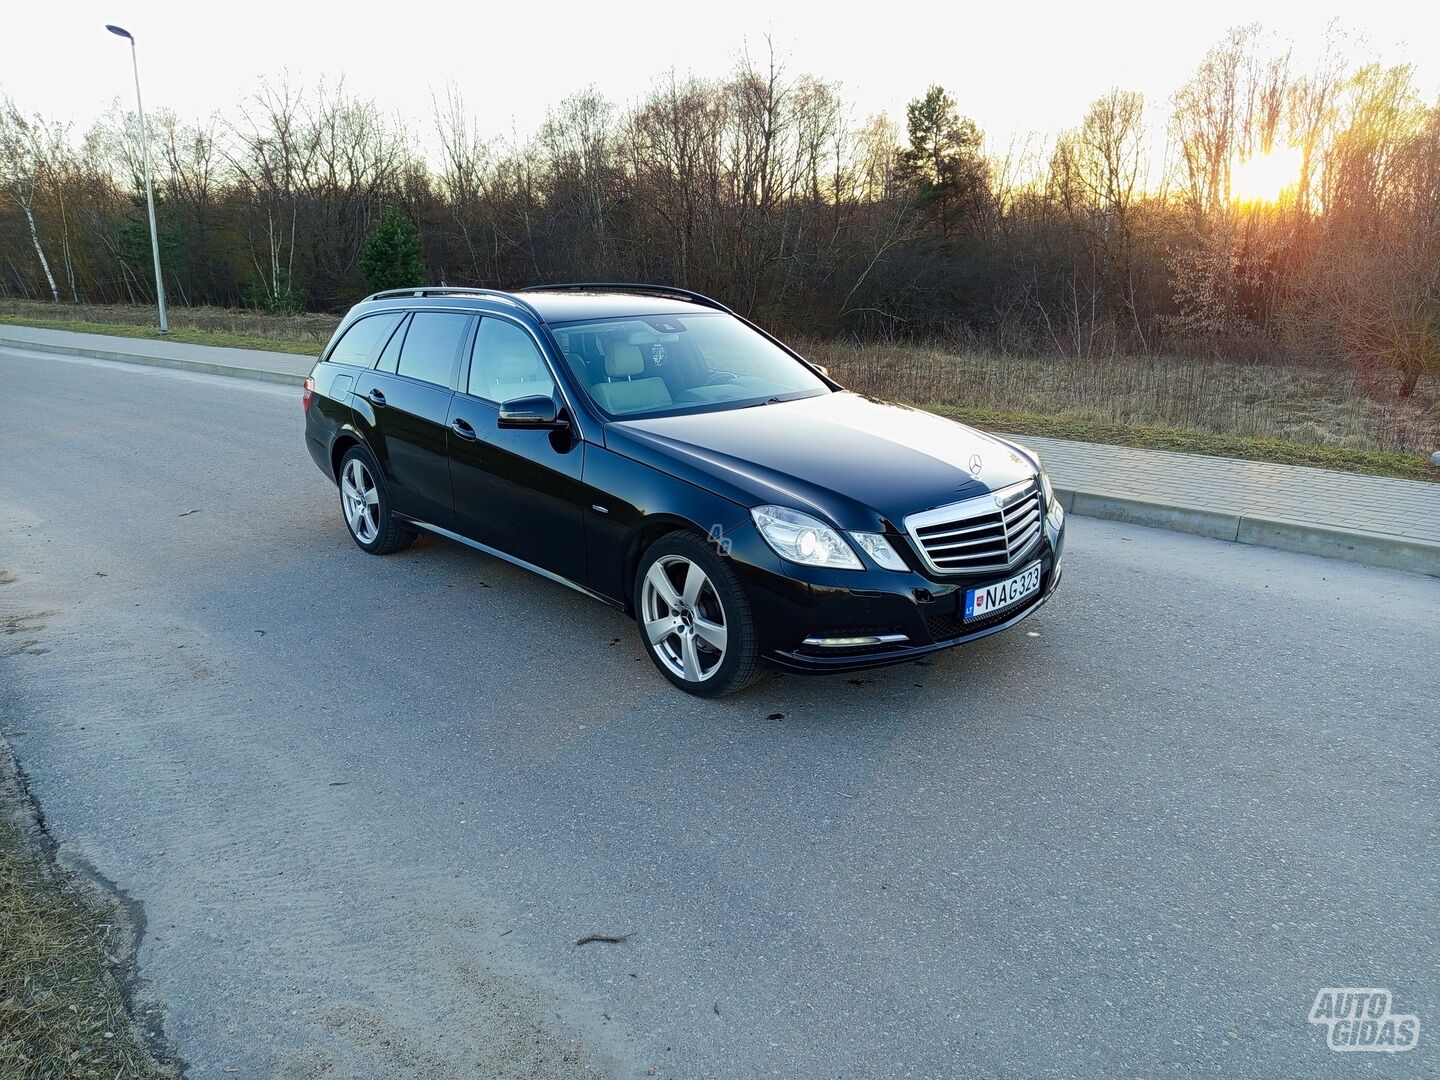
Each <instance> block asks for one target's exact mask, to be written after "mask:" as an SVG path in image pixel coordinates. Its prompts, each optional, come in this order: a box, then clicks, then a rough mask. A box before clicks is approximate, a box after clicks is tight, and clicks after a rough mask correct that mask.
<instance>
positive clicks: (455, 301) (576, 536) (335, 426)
mask: <svg viewBox="0 0 1440 1080" xmlns="http://www.w3.org/2000/svg"><path fill="white" fill-rule="evenodd" d="M710 310H711V309H709V308H706V307H704V306H703V305H699V304H696V303H694V302H691V301H689V300H685V299H677V298H672V297H670V296H668V295H659V296H656V295H646V294H641V293H633V294H632V293H624V294H613V295H612V294H608V293H603V292H599V291H590V292H584V291H569V292H557V293H542V292H533V293H532V292H522V293H519V294H516V295H515V296H514V297H507V296H504V295H500V296H488V295H475V296H454V295H448V294H445V293H441V294H440V295H433V296H432V295H415V296H413V297H412V296H397V297H393V298H392V297H385V298H381V299H377V300H372V301H368V302H365V303H362V304H360V305H357V307H356V308H355V309H354V310H352V312H351V313H350V314H349V315H348V316H347V317H346V319H345V320H344V321H342V324H341V326H340V328H339V329H338V330H337V331H336V334H335V337H334V338H333V339H332V341H331V344H330V345H329V346H327V349H326V353H325V355H324V356H323V357H322V359H321V360H320V362H319V363H317V365H316V367H315V369H314V371H313V373H312V376H311V377H312V379H313V390H312V391H311V393H312V395H313V397H312V400H311V404H310V405H309V407H308V409H307V411H306V445H307V448H308V449H309V451H310V454H311V456H312V458H313V459H314V460H315V462H316V464H317V465H318V466H319V467H320V468H321V469H322V470H324V471H325V472H326V473H327V475H329V476H330V477H331V479H332V480H334V479H336V469H337V465H338V462H339V460H340V457H341V456H342V455H343V453H344V451H345V449H346V448H348V447H349V446H352V445H354V444H356V443H359V444H362V445H364V446H365V447H366V448H367V449H368V450H369V452H370V454H371V455H372V456H373V457H374V459H375V461H376V463H377V464H378V466H379V468H380V470H381V473H382V475H383V478H384V481H385V483H386V485H387V487H388V489H389V490H390V492H391V495H392V498H393V501H394V503H393V505H394V510H395V513H396V514H397V515H398V516H399V517H401V518H402V519H404V520H407V521H409V522H411V523H413V524H416V525H419V526H421V527H426V528H430V529H432V530H434V531H437V532H440V533H442V534H443V535H446V536H451V537H454V538H455V539H458V540H462V541H465V542H467V543H470V544H472V545H474V546H476V547H479V548H481V549H483V550H486V551H490V552H492V553H494V554H497V555H499V556H501V557H503V558H507V559H510V560H511V561H514V562H516V563H518V564H520V565H523V566H526V567H528V568H530V569H535V570H539V571H541V572H542V573H545V574H546V575H547V576H550V577H552V578H555V579H557V580H561V581H563V582H565V583H567V584H570V585H573V586H574V587H576V588H578V589H580V590H581V591H584V592H586V593H588V594H590V595H593V596H597V597H599V598H601V599H604V600H606V601H608V602H610V603H612V604H614V605H616V606H618V607H621V608H623V609H625V610H627V611H632V610H633V604H634V588H635V580H634V574H635V568H636V565H637V563H638V562H639V559H640V556H641V554H642V553H643V552H644V550H645V548H646V547H647V546H648V544H649V543H650V542H651V541H653V540H654V539H656V538H658V537H660V536H663V535H664V534H666V533H668V532H671V531H673V530H676V529H683V530H686V531H690V532H694V533H696V534H698V535H700V536H705V537H709V538H710V539H711V541H712V542H713V543H714V544H715V545H716V548H717V550H719V551H721V552H722V553H723V554H724V555H726V556H727V557H728V558H729V559H730V560H731V564H732V566H733V567H734V569H735V570H736V573H737V575H738V576H739V577H740V579H741V580H742V582H743V583H744V585H745V588H746V590H747V594H748V596H749V600H750V604H751V607H752V611H753V615H754V622H755V626H756V629H757V632H758V634H759V640H760V649H761V655H762V657H763V659H764V660H765V662H766V663H768V664H769V665H770V666H773V667H776V668H780V669H784V670H789V671H797V672H802V671H803V672H826V671H844V670H852V669H858V668H865V667H871V666H875V665H878V664H887V663H895V662H899V661H903V660H907V659H913V658H915V657H917V656H922V655H925V654H926V653H928V652H932V651H934V650H936V649H942V648H948V647H950V646H952V645H957V644H961V643H963V642H965V641H969V640H973V639H975V638H978V637H983V636H986V635H988V634H992V633H996V632H998V631H1000V630H1003V629H1005V628H1007V627H1008V626H1010V625H1013V624H1014V623H1015V622H1018V621H1019V620H1021V619H1023V618H1025V617H1026V616H1027V615H1029V614H1030V613H1031V612H1033V611H1034V610H1036V609H1037V608H1038V607H1040V606H1041V605H1042V604H1043V603H1045V601H1046V600H1048V599H1049V597H1050V596H1051V595H1052V594H1053V592H1054V590H1055V588H1056V586H1057V585H1058V584H1059V581H1060V576H1061V563H1062V554H1063V544H1064V534H1063V519H1062V518H1061V516H1060V513H1061V512H1059V511H1054V514H1053V516H1052V510H1053V508H1052V507H1051V506H1049V505H1045V506H1044V507H1043V514H1044V517H1043V527H1042V529H1041V531H1040V535H1039V537H1038V538H1037V540H1036V541H1035V542H1034V543H1033V545H1032V546H1031V549H1030V550H1029V551H1028V552H1026V553H1025V554H1024V558H1023V559H1019V560H1017V561H1016V563H1015V564H1014V565H1012V566H1009V567H1006V568H1005V569H1003V570H997V571H996V572H993V573H989V574H941V573H937V572H935V571H933V570H931V569H928V568H927V566H926V564H925V561H924V560H923V559H922V558H921V557H920V555H919V554H918V553H917V550H916V545H915V543H914V542H912V540H911V538H910V535H909V534H908V532H907V530H906V527H905V519H906V517H907V516H910V515H913V514H916V513H920V512H923V511H926V510H931V509H933V508H935V507H938V506H946V505H948V504H950V503H956V502H960V501H962V500H965V499H969V498H973V497H976V496H980V495H985V494H987V493H990V492H994V491H998V490H1001V489H1004V488H1007V487H1009V486H1010V485H1013V484H1015V483H1017V482H1019V481H1026V480H1036V481H1037V482H1038V480H1039V477H1040V465H1039V462H1038V459H1035V458H1033V457H1032V456H1031V455H1030V454H1029V452H1028V451H1026V450H1024V448H1022V447H1018V446H1016V445H1014V444H1011V443H1009V442H1007V441H1005V440H1003V439H1000V438H998V437H995V436H992V435H988V434H985V433H983V432H980V431H976V430H975V429H973V428H969V427H967V426H965V425H962V424H958V423H955V422H953V421H949V420H946V419H944V418H942V417H938V416H936V415H934V414H932V413H928V412H925V411H923V410H918V409H913V408H909V407H907V406H902V405H896V404H892V403H888V402H884V401H878V400H874V399H871V398H867V397H863V396H861V395H858V394H854V393H850V392H847V391H841V390H839V388H838V386H836V384H834V383H833V382H831V381H830V380H828V378H827V379H826V380H825V382H826V385H827V389H826V390H825V391H823V392H820V393H817V394H815V395H813V396H802V397H799V398H796V399H794V400H782V401H776V402H774V403H769V404H763V405H760V406H755V407H742V408H728V409H715V410H699V411H694V412H690V413H683V414H679V415H667V416H655V417H648V418H647V417H641V418H635V419H625V418H607V417H605V416H604V415H602V414H601V413H600V411H599V410H598V409H597V408H596V407H595V406H594V404H593V403H592V402H591V401H590V400H589V398H588V396H587V395H586V393H585V392H584V390H583V388H581V387H579V386H577V385H576V384H575V379H574V375H573V373H572V372H571V371H570V370H569V368H568V366H567V364H566V363H565V359H564V357H563V356H562V355H561V352H560V348H559V345H558V343H557V341H556V339H555V337H554V335H553V334H552V333H551V331H550V328H549V324H550V323H559V322H564V321H572V320H585V319H593V318H602V317H607V316H611V315H613V316H647V317H648V316H663V315H677V314H686V313H693V312H697V311H710ZM376 311H380V312H387V311H388V312H405V313H409V312H423V311H443V312H447V313H455V314H462V313H463V314H465V315H467V316H469V317H470V318H471V320H472V322H471V324H470V328H469V330H468V332H467V338H466V342H465V343H464V344H463V345H462V347H461V349H460V350H459V352H458V354H457V357H456V359H455V361H454V364H453V365H452V367H451V369H450V370H451V374H450V377H449V379H448V381H447V385H443V386H442V385H437V384H436V383H434V382H427V381H422V380H419V379H416V378H411V377H407V376H406V375H405V374H404V370H403V365H402V368H401V370H399V371H388V370H383V369H382V367H383V366H376V365H377V363H378V362H379V361H380V360H381V359H382V354H384V358H386V359H387V360H388V362H392V363H393V355H394V354H393V352H388V351H387V349H386V344H387V342H377V343H376V344H375V345H374V346H373V348H371V349H369V351H368V353H366V354H365V355H363V356H358V357H356V356H351V357H350V358H349V359H350V360H352V361H354V362H346V361H337V360H336V359H333V358H332V353H334V352H335V347H336V343H337V342H339V341H340V340H341V339H342V338H343V337H344V335H345V333H346V331H347V330H348V329H349V328H350V327H351V326H353V325H354V324H355V323H356V322H357V321H358V320H359V319H362V318H365V317H367V316H368V315H370V314H373V313H375V312H376ZM485 318H494V319H502V320H505V321H507V322H511V323H514V324H516V325H518V326H522V327H523V328H524V329H525V331H526V332H527V333H528V334H529V335H530V336H531V337H532V338H533V340H534V341H535V343H536V345H537V346H538V347H539V349H540V350H541V352H542V354H543V355H544V358H545V361H546V363H547V364H548V366H549V368H550V373H551V374H552V375H553V378H554V381H555V384H556V389H555V397H556V402H557V406H558V410H559V415H560V417H561V421H560V422H561V425H562V426H559V427H555V428H551V429H548V430H531V429H516V428H507V427H502V426H501V424H500V415H499V414H500V407H499V405H498V404H497V403H495V402H492V401H489V400H485V399H483V398H480V397H477V396H472V395H471V394H469V393H467V392H466V389H465V388H466V386H467V369H468V365H469V363H470V361H469V357H468V353H469V343H470V342H473V341H474V340H475V334H476V326H478V324H479V323H480V321H481V320H482V319H485ZM408 322H409V320H408V319H407V320H401V323H400V327H399V329H398V330H397V331H396V334H398V335H403V334H404V332H405V328H406V326H407V325H408ZM772 340H773V339H772ZM387 341H388V338H387ZM787 351H788V350H787ZM797 362H803V361H800V360H799V358H798V357H797ZM764 504H776V505H782V506H787V507H792V508H794V509H796V510H800V511H803V512H805V513H807V514H811V515H813V516H816V517H818V518H820V519H822V520H823V521H825V522H826V523H828V524H829V525H831V526H832V527H834V528H836V529H839V530H844V531H864V532H878V533H883V534H885V536H886V537H887V538H888V539H889V541H890V543H891V546H892V547H893V548H894V549H895V550H896V552H897V553H899V555H900V556H901V558H902V559H903V560H904V561H905V563H906V564H907V569H905V570H887V569H881V568H880V567H879V566H878V565H876V564H874V562H873V561H872V560H871V559H869V558H862V560H861V561H862V563H863V565H864V568H863V569H860V570H850V569H835V568H826V567H818V566H810V565H801V564H797V563H793V562H789V561H786V560H785V559H782V558H781V557H780V556H779V555H778V554H776V552H775V551H774V550H772V548H771V547H770V545H769V543H768V542H767V541H766V540H765V539H764V538H763V537H762V536H761V535H760V533H759V531H758V530H757V528H756V526H755V524H754V522H753V521H752V518H751V514H750V510H751V508H752V507H754V506H758V505H764ZM1035 561H1038V562H1039V563H1040V570H1041V585H1040V588H1039V589H1038V590H1037V591H1036V592H1035V593H1034V594H1033V595H1032V596H1030V597H1027V598H1026V599H1025V600H1024V601H1023V602H1022V603H1020V604H1018V605H1016V606H1015V607H1013V608H1009V609H1005V610H1002V611H1001V612H999V613H998V614H997V615H994V616H991V617H989V618H987V619H979V620H972V621H971V622H968V623H967V622H966V621H965V619H964V598H965V593H966V591H967V590H970V589H976V588H983V587H984V586H985V585H987V584H990V583H992V582H995V581H999V580H1003V579H1006V578H1008V577H1010V576H1012V575H1013V574H1014V573H1015V572H1016V571H1017V570H1018V569H1019V568H1020V567H1021V566H1024V565H1029V564H1031V563H1032V562H1035ZM851 637H866V638H881V639H883V640H882V641H880V642H878V643H877V642H870V643H867V644H864V645H859V646H855V647H834V646H831V645H817V644H815V643H814V642H813V639H817V638H829V639H845V638H851ZM807 639H812V640H811V641H810V642H808V643H807Z"/></svg>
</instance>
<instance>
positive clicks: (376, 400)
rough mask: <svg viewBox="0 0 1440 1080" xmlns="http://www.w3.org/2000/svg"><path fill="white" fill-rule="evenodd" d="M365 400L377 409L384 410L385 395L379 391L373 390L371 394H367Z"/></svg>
mask: <svg viewBox="0 0 1440 1080" xmlns="http://www.w3.org/2000/svg"><path fill="white" fill-rule="evenodd" d="M365 400H366V401H368V402H370V404H371V405H374V406H375V407H376V408H377V409H383V408H384V407H385V395H384V394H382V393H381V392H380V391H379V390H378V389H374V390H371V391H370V393H368V394H366V395H365Z"/></svg>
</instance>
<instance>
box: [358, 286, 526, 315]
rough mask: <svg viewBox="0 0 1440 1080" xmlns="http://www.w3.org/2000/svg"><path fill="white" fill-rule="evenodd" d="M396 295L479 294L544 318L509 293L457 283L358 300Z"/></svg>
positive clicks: (385, 292)
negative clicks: (467, 286) (463, 285)
mask: <svg viewBox="0 0 1440 1080" xmlns="http://www.w3.org/2000/svg"><path fill="white" fill-rule="evenodd" d="M397 296H480V297H485V298H486V299H489V300H500V301H503V302H504V303H507V304H513V305H514V306H515V307H518V308H520V309H521V310H522V311H524V312H526V313H527V314H529V315H530V316H532V317H533V318H534V319H535V320H536V321H538V322H544V321H545V320H544V319H542V318H541V317H540V312H538V311H536V310H535V308H534V307H533V306H532V305H530V304H528V303H526V302H525V301H524V300H522V299H520V297H518V296H512V295H511V294H510V293H507V292H501V291H500V290H499V289H467V288H463V287H461V286H459V285H419V286H416V287H414V288H409V289H382V290H380V291H379V292H375V293H371V294H370V295H369V296H367V297H365V299H364V300H362V301H360V302H361V303H362V304H368V303H369V302H370V301H371V300H393V299H394V298H395V297H397Z"/></svg>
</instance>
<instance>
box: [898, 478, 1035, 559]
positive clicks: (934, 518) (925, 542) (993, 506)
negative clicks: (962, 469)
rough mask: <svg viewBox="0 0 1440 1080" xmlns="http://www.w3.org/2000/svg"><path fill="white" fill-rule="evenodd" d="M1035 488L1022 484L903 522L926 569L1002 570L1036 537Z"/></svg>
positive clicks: (1029, 545) (927, 512)
mask: <svg viewBox="0 0 1440 1080" xmlns="http://www.w3.org/2000/svg"><path fill="white" fill-rule="evenodd" d="M1041 519H1042V508H1041V506H1040V486H1039V485H1038V484H1037V483H1036V482H1035V481H1034V480H1024V481H1021V482H1020V483H1018V484H1012V485H1011V486H1010V487H1008V488H1004V489H1002V490H1000V491H997V492H993V493H991V494H989V495H981V496H980V497H979V498H976V499H966V500H965V501H964V502H958V503H952V504H951V505H949V506H942V507H940V508H939V509H937V510H928V511H926V512H925V513H923V514H912V515H911V516H910V517H908V518H906V519H905V527H906V528H907V529H908V530H909V531H910V536H911V538H912V539H913V540H914V541H915V544H916V546H917V547H918V548H919V549H920V553H921V555H923V556H924V557H925V562H926V563H927V564H928V565H929V567H930V569H931V570H934V571H936V572H937V573H941V574H970V573H975V574H979V573H987V572H991V571H995V570H1006V569H1009V568H1010V567H1011V566H1014V565H1015V563H1017V562H1019V561H1020V559H1021V558H1022V557H1023V556H1024V555H1025V554H1026V553H1027V552H1029V550H1030V549H1031V548H1032V547H1033V546H1034V545H1035V542H1036V541H1037V540H1039V539H1040V531H1041V528H1042V527H1043V526H1042V520H1041Z"/></svg>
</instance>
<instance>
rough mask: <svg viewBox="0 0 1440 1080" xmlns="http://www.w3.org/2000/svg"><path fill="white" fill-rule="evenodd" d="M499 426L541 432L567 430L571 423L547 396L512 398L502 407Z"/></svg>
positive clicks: (553, 400) (551, 398)
mask: <svg viewBox="0 0 1440 1080" xmlns="http://www.w3.org/2000/svg"><path fill="white" fill-rule="evenodd" d="M497 425H498V426H499V427H502V428H532V429H535V430H539V431H544V430H550V431H553V430H555V429H557V428H567V427H569V426H570V421H568V420H566V419H565V418H564V417H563V416H561V415H560V406H559V405H558V404H556V401H555V399H554V398H553V397H550V396H549V395H547V394H536V395H534V396H532V397H518V398H511V399H510V400H509V401H507V402H504V403H503V404H502V405H501V406H500V418H499V420H498V421H497Z"/></svg>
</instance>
